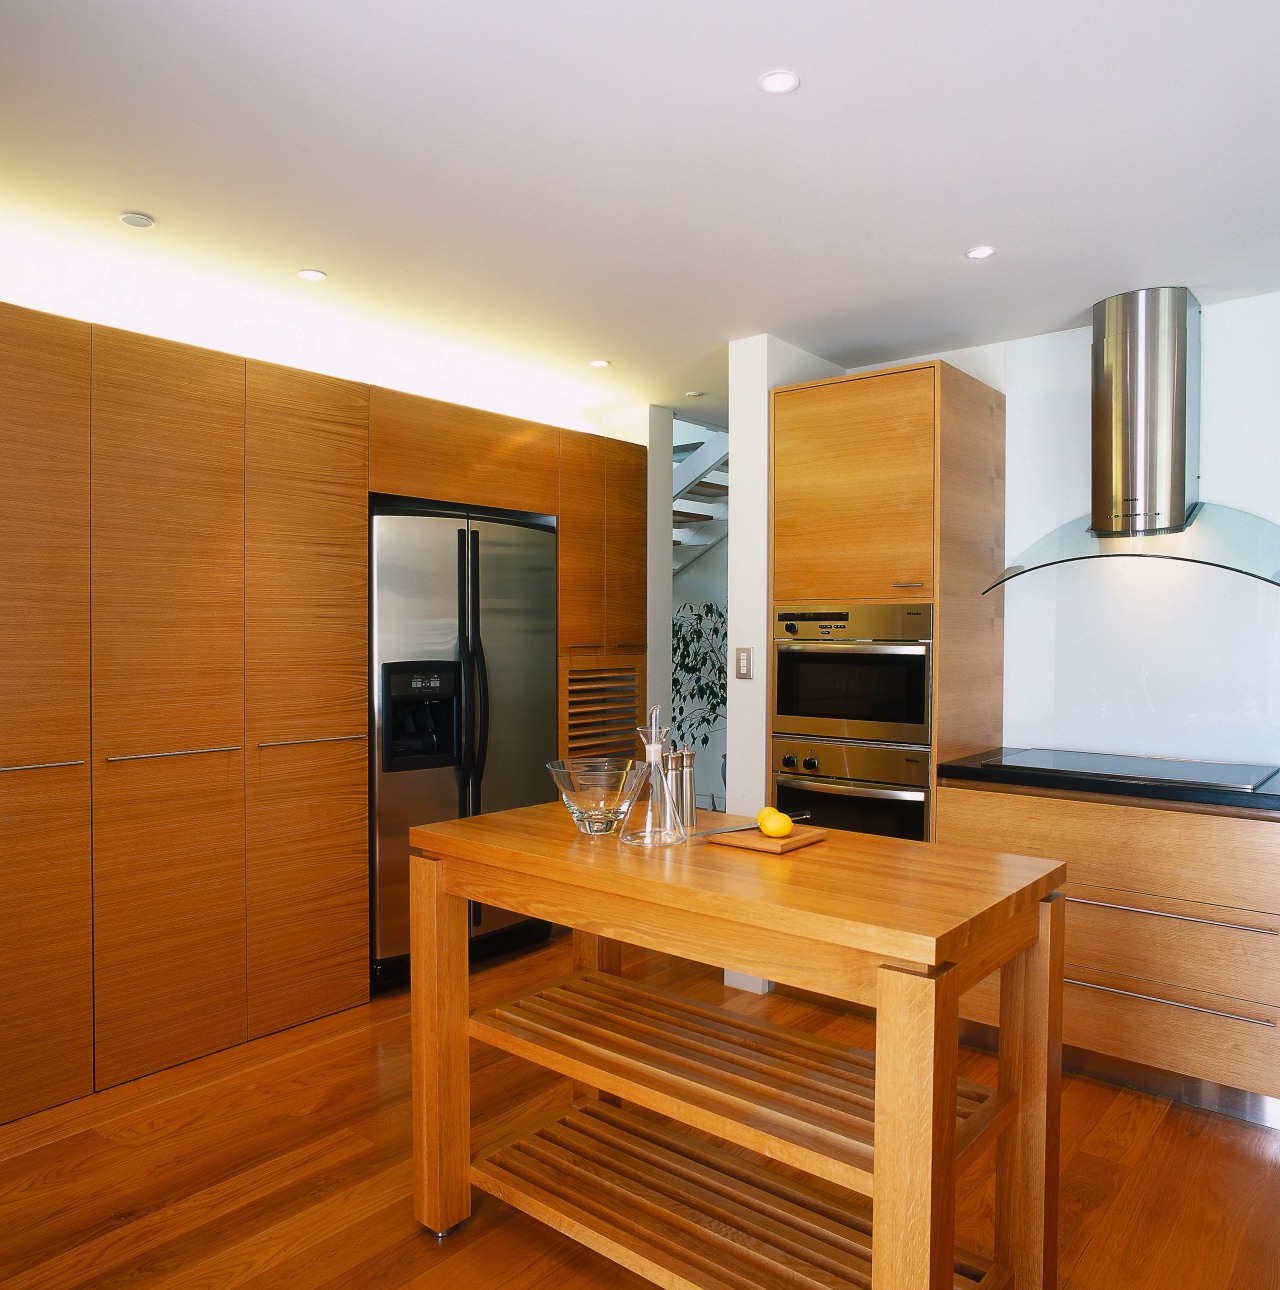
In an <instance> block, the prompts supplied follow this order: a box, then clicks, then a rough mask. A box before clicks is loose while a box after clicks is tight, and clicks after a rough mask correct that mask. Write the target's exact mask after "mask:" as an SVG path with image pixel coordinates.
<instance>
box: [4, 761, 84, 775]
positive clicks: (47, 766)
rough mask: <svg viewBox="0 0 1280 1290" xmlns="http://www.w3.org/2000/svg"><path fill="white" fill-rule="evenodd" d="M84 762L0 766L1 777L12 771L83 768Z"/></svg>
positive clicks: (41, 762) (43, 762)
mask: <svg viewBox="0 0 1280 1290" xmlns="http://www.w3.org/2000/svg"><path fill="white" fill-rule="evenodd" d="M83 765H84V761H83V760H81V761H36V762H32V763H30V765H27V766H0V775H3V774H4V773H5V772H6V771H10V770H57V769H59V768H60V767H63V766H83Z"/></svg>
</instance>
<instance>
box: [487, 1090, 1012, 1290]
mask: <svg viewBox="0 0 1280 1290" xmlns="http://www.w3.org/2000/svg"><path fill="white" fill-rule="evenodd" d="M471 1179H472V1181H473V1182H474V1183H475V1184H476V1186H478V1187H480V1188H482V1189H483V1190H485V1191H487V1192H490V1193H491V1194H492V1195H494V1196H497V1197H499V1198H500V1199H501V1200H503V1201H505V1202H506V1203H507V1204H510V1205H514V1206H515V1207H516V1208H517V1209H521V1210H523V1211H524V1212H525V1213H527V1214H530V1215H531V1216H533V1217H534V1218H537V1219H540V1220H541V1221H543V1222H545V1223H548V1224H550V1225H551V1226H552V1227H554V1228H556V1229H558V1230H559V1231H561V1232H564V1233H566V1234H567V1235H569V1236H571V1237H573V1238H574V1239H575V1240H577V1241H580V1242H581V1243H583V1244H584V1245H588V1246H590V1247H591V1248H592V1249H594V1250H597V1251H598V1252H600V1253H601V1254H604V1255H606V1256H607V1257H608V1258H611V1259H613V1260H614V1261H615V1262H617V1263H620V1264H622V1265H623V1266H624V1267H627V1268H630V1269H631V1270H632V1271H634V1272H636V1273H638V1274H639V1275H641V1276H644V1277H647V1278H648V1279H649V1280H651V1281H655V1282H657V1283H658V1284H659V1285H663V1286H669V1287H683V1288H688V1290H693V1288H697V1290H722V1288H725V1287H730V1286H732V1287H740V1288H741V1290H750V1288H751V1287H759V1288H760V1290H774V1288H775V1287H777V1286H782V1285H786V1286H794V1287H808V1288H812V1290H819V1288H821V1290H835V1288H838V1287H869V1286H870V1285H871V1283H872V1263H873V1258H872V1221H871V1214H870V1211H869V1209H868V1208H867V1206H866V1205H865V1204H863V1203H862V1202H860V1201H859V1199H858V1198H857V1197H856V1196H853V1195H849V1194H845V1195H841V1194H839V1193H838V1192H836V1191H834V1190H833V1189H831V1188H829V1187H825V1188H824V1189H823V1190H821V1191H819V1190H817V1189H816V1188H814V1187H812V1186H810V1185H809V1184H807V1183H806V1182H804V1181H803V1180H800V1179H796V1178H792V1177H784V1176H782V1175H781V1174H780V1173H778V1172H776V1171H774V1170H772V1169H770V1168H769V1167H768V1166H767V1165H765V1164H763V1163H756V1162H754V1161H751V1160H747V1159H744V1158H742V1157H741V1156H737V1155H733V1154H730V1153H729V1152H727V1151H725V1150H723V1149H721V1148H720V1147H717V1146H715V1145H713V1144H711V1143H707V1142H704V1141H699V1140H695V1139H694V1138H692V1137H691V1136H689V1135H688V1134H686V1133H684V1132H682V1131H680V1130H679V1129H678V1128H677V1127H676V1126H674V1125H672V1124H670V1123H668V1122H666V1121H662V1120H658V1119H656V1118H654V1117H651V1116H648V1115H644V1114H642V1113H639V1112H636V1111H634V1110H631V1109H625V1110H624V1109H622V1108H619V1107H612V1106H608V1105H605V1104H603V1103H600V1102H593V1103H589V1104H587V1105H584V1106H581V1107H578V1108H575V1109H574V1110H572V1111H569V1112H568V1113H567V1114H566V1115H564V1116H562V1117H561V1118H560V1120H558V1121H557V1122H556V1123H554V1124H548V1125H545V1126H543V1127H542V1128H540V1129H538V1130H537V1131H535V1132H533V1133H530V1134H528V1135H526V1136H525V1137H523V1138H520V1139H518V1140H517V1141H515V1142H513V1143H510V1144H508V1145H507V1146H504V1147H501V1148H499V1149H497V1150H495V1151H492V1152H490V1153H488V1154H487V1155H484V1156H481V1157H479V1158H477V1159H476V1161H475V1162H474V1163H473V1165H472V1169H471ZM953 1284H954V1286H955V1287H956V1290H960V1288H961V1287H965V1288H968V1290H973V1288H976V1287H987V1288H988V1290H995V1287H996V1286H997V1285H1001V1284H1007V1278H1006V1277H1005V1275H1004V1273H1003V1272H1002V1271H998V1270H993V1269H992V1268H991V1265H990V1264H989V1263H987V1262H986V1261H985V1260H983V1259H979V1258H976V1257H973V1256H970V1255H966V1254H960V1253H958V1252H957V1255H956V1259H955V1277H954V1282H953Z"/></svg>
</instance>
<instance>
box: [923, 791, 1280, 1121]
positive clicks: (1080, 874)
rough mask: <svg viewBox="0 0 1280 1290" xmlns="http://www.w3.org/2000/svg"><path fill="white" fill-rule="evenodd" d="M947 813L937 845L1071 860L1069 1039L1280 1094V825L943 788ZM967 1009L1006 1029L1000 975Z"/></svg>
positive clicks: (941, 815)
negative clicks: (1279, 1037) (1279, 1064)
mask: <svg viewBox="0 0 1280 1290" xmlns="http://www.w3.org/2000/svg"><path fill="white" fill-rule="evenodd" d="M936 803H937V816H936V836H937V840H938V841H939V842H947V843H959V844H962V845H970V846H981V847H984V848H987V849H990V850H996V851H1010V852H1018V853H1021V854H1023V855H1038V856H1046V857H1048V858H1050V859H1055V860H1065V861H1066V862H1067V874H1068V876H1069V877H1070V879H1071V880H1072V881H1071V882H1070V883H1069V884H1068V887H1067V893H1068V898H1069V903H1068V906H1067V912H1066V954H1065V957H1066V962H1067V967H1066V978H1067V982H1068V984H1067V987H1066V989H1065V991H1064V996H1063V1041H1064V1043H1066V1044H1069V1045H1071V1046H1072V1047H1075V1048H1082V1049H1088V1050H1090V1051H1092V1052H1097V1053H1103V1054H1105V1055H1107V1056H1110V1057H1118V1058H1121V1059H1122V1060H1125V1061H1132V1062H1139V1063H1141V1064H1143V1065H1146V1066H1151V1067H1155V1068H1157V1069H1160V1070H1168V1071H1175V1072H1177V1073H1179V1074H1183V1075H1189V1076H1193V1077H1195V1078H1197V1079H1207V1080H1212V1081H1214V1082H1216V1083H1219V1084H1225V1085H1227V1086H1229V1087H1233V1088H1242V1089H1249V1090H1252V1091H1254V1092H1258V1093H1267V1094H1269V1095H1271V1096H1277V1095H1280V1083H1278V1082H1277V1076H1276V1071H1277V1069H1278V1067H1277V1058H1278V1057H1280V1041H1278V1040H1277V1029H1276V1026H1275V1023H1276V1022H1277V1020H1280V1016H1278V1015H1277V1008H1278V1007H1280V937H1277V936H1276V935H1275V932H1276V930H1277V926H1278V924H1280V916H1278V915H1277V913H1276V909H1277V897H1278V896H1280V881H1278V880H1280V841H1277V839H1276V837H1275V823H1274V822H1273V821H1271V820H1266V819H1249V818H1244V817H1239V816H1229V815H1220V814H1219V815H1201V814H1198V813H1195V812H1191V811H1186V810H1174V809H1165V808H1162V807H1160V806H1157V805H1154V804H1149V803H1148V804H1141V805H1139V804H1134V805H1128V804H1119V803H1113V802H1105V801H1092V800H1086V799H1081V798H1074V797H1053V796H1042V795H1040V794H1032V793H1013V792H999V791H987V790H983V789H967V788H952V787H946V786H944V787H941V788H940V789H939V790H938V793H937V795H936ZM1255 1001H1261V1002H1255ZM961 1012H962V1015H964V1016H966V1017H970V1018H972V1019H974V1020H976V1021H982V1022H985V1023H987V1024H998V1020H999V1000H998V991H997V989H996V985H995V982H994V980H989V981H985V982H983V983H982V985H981V986H979V987H978V988H977V989H975V990H971V991H970V992H969V993H968V994H966V995H965V996H964V998H963V999H962V1000H961Z"/></svg>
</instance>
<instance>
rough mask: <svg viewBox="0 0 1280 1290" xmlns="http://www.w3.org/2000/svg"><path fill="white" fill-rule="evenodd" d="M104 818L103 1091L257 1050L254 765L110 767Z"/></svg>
mask: <svg viewBox="0 0 1280 1290" xmlns="http://www.w3.org/2000/svg"><path fill="white" fill-rule="evenodd" d="M93 810H94V821H93V938H94V939H93V961H94V1022H95V1028H96V1052H97V1063H96V1074H95V1080H96V1084H97V1087H98V1088H100V1089H101V1088H108V1087H110V1086H111V1085H113V1084H119V1083H121V1082H123V1081H124V1080H129V1079H135V1078H137V1077H138V1076H140V1075H146V1074H148V1073H149V1072H151V1071H156V1070H161V1069H162V1068H164V1067H166V1066H173V1065H176V1064H177V1063H179V1062H184V1061H188V1060H190V1059H191V1058H193V1057H199V1056H201V1055H202V1054H204V1053H209V1052H213V1051H215V1050H216V1049H219V1048H225V1047H228V1046H229V1045H231V1044H238V1043H242V1042H243V1041H244V1039H245V895H244V890H245V888H244V757H243V755H242V754H241V753H240V752H239V751H234V752H213V753H205V754H201V755H195V756H189V757H157V758H143V759H138V760H128V761H99V762H98V763H97V764H96V766H95V771H94V789H93Z"/></svg>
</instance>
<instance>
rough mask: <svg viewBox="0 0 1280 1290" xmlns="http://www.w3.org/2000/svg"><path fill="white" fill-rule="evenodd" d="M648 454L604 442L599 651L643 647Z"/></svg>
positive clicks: (638, 651) (628, 445)
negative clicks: (602, 621)
mask: <svg viewBox="0 0 1280 1290" xmlns="http://www.w3.org/2000/svg"><path fill="white" fill-rule="evenodd" d="M648 461H649V454H648V450H647V449H646V448H644V447H643V446H642V445H640V444H634V443H624V442H622V441H621V440H618V439H608V440H606V441H605V467H604V483H605V488H604V501H605V589H604V607H605V647H606V648H607V649H608V650H609V651H610V652H611V653H615V654H643V653H644V652H645V649H646V647H647V641H646V622H647V612H646V611H647V603H646V601H647V587H646V570H647V568H648V536H647V535H648V531H649V525H648V496H649V488H648V484H649V477H648V475H649V467H648Z"/></svg>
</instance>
